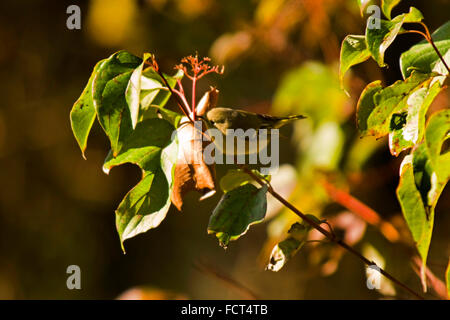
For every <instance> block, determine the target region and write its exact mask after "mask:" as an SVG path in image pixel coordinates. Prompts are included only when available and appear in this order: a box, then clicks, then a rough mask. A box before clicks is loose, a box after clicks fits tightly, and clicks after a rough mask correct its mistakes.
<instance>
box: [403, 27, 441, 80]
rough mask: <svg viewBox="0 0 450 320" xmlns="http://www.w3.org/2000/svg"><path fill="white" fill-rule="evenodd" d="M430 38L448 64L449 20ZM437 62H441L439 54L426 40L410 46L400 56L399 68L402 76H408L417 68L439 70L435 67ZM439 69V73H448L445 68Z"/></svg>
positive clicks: (425, 71) (426, 70) (430, 70)
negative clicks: (440, 70)
mask: <svg viewBox="0 0 450 320" xmlns="http://www.w3.org/2000/svg"><path fill="white" fill-rule="evenodd" d="M432 38H433V41H434V43H435V45H436V47H437V49H438V50H439V52H440V53H441V55H442V56H443V57H444V59H445V61H446V62H447V65H450V21H448V22H446V23H445V24H444V25H442V26H441V27H440V28H439V29H437V30H436V31H435V32H434V33H433V34H432ZM439 63H441V64H442V62H441V60H440V58H439V56H438V55H437V53H436V51H435V50H434V48H433V47H432V45H431V44H429V43H428V42H427V41H426V40H423V41H421V42H419V43H418V44H416V45H414V46H412V47H411V48H410V49H409V50H408V51H405V52H403V53H402V55H401V56H400V68H401V70H402V74H403V78H407V77H409V75H410V74H411V72H412V71H413V70H419V71H420V72H423V73H430V72H432V71H435V72H439V71H438V70H436V69H435V67H436V65H437V64H439ZM441 69H442V72H439V73H441V74H444V75H446V74H447V73H448V71H447V70H446V69H445V68H441Z"/></svg>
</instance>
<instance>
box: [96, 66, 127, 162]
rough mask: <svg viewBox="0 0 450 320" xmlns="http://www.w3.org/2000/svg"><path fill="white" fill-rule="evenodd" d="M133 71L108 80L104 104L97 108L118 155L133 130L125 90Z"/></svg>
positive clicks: (113, 149) (104, 92) (101, 122)
mask: <svg viewBox="0 0 450 320" xmlns="http://www.w3.org/2000/svg"><path fill="white" fill-rule="evenodd" d="M130 77H131V71H130V72H125V73H122V74H120V75H118V76H117V77H115V78H113V79H112V80H110V81H108V83H107V84H106V86H105V90H104V91H103V95H102V104H101V105H100V106H99V108H98V109H97V115H98V119H99V122H100V124H101V126H102V128H103V129H104V131H105V133H106V135H107V136H108V138H109V141H110V143H111V150H112V151H113V154H114V155H117V154H118V153H119V151H120V149H121V148H122V145H123V142H124V141H125V140H126V139H127V138H128V136H129V135H130V134H131V133H132V132H133V127H132V125H131V117H130V110H129V109H128V105H127V101H126V99H125V90H126V88H127V85H128V81H129V80H130Z"/></svg>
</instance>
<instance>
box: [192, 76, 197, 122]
mask: <svg viewBox="0 0 450 320" xmlns="http://www.w3.org/2000/svg"><path fill="white" fill-rule="evenodd" d="M196 84H197V76H195V75H194V78H193V79H192V104H191V106H192V114H193V118H194V121H195V118H196V116H197V113H196V112H195V92H196Z"/></svg>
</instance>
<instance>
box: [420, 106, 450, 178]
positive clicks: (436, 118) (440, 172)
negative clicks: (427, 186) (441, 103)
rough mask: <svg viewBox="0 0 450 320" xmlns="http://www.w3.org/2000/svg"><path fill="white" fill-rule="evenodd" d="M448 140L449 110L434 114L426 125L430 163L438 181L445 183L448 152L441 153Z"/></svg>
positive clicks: (448, 169)
mask: <svg viewBox="0 0 450 320" xmlns="http://www.w3.org/2000/svg"><path fill="white" fill-rule="evenodd" d="M449 138H450V110H449V109H446V110H442V111H439V112H436V113H434V114H433V115H432V116H431V117H430V120H429V121H428V124H427V129H426V131H425V143H426V145H427V148H428V154H429V156H430V161H431V163H432V164H433V167H434V168H435V170H436V174H437V176H438V180H439V181H445V182H447V181H448V180H449V178H450V151H448V150H445V152H444V153H442V151H441V150H442V145H443V144H444V141H446V140H447V139H449Z"/></svg>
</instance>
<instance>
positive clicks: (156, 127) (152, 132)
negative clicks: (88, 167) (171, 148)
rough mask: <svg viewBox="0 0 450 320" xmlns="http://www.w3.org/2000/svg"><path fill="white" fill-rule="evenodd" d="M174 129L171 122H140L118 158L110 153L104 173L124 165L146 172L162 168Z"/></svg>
mask: <svg viewBox="0 0 450 320" xmlns="http://www.w3.org/2000/svg"><path fill="white" fill-rule="evenodd" d="M173 130H174V127H173V126H172V125H170V124H169V122H167V121H165V120H163V119H158V118H153V119H148V120H144V121H142V122H139V123H138V125H137V127H136V129H135V130H134V131H133V132H132V133H131V135H130V136H129V137H128V139H127V140H126V141H125V142H124V145H123V147H122V149H121V151H120V153H119V154H118V155H117V156H115V157H114V156H113V153H112V152H111V151H110V152H109V154H108V156H107V157H106V159H105V162H104V164H103V171H104V172H105V173H109V170H110V169H111V168H112V167H114V166H118V165H121V164H124V163H133V164H136V165H138V166H139V167H140V168H141V169H142V170H144V171H153V170H155V169H156V168H157V167H159V166H160V163H159V159H160V156H161V151H162V149H163V148H164V147H165V146H166V145H167V144H168V143H169V141H170V138H171V136H172V133H173Z"/></svg>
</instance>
